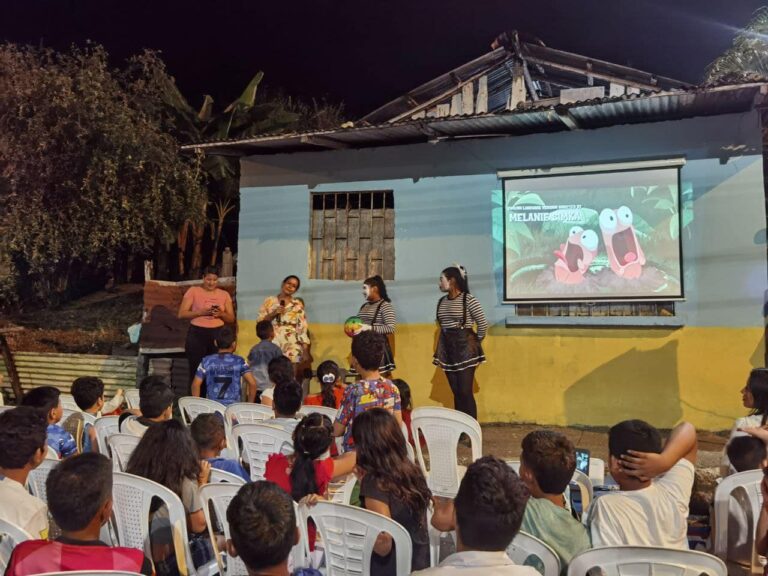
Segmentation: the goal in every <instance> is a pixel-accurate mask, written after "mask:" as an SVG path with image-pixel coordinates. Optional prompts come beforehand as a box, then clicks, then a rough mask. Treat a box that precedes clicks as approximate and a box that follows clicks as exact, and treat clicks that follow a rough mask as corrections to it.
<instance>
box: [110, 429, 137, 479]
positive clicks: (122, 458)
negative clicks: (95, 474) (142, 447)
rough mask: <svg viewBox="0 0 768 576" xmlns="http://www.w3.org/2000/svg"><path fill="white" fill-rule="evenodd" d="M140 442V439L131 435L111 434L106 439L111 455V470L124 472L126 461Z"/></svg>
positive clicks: (126, 465)
mask: <svg viewBox="0 0 768 576" xmlns="http://www.w3.org/2000/svg"><path fill="white" fill-rule="evenodd" d="M139 442H141V438H139V437H138V436H134V435H133V434H112V435H111V436H109V437H108V438H107V445H108V446H109V451H110V453H111V455H112V469H113V470H114V471H116V472H125V469H126V468H127V467H128V460H130V459H131V454H133V451H134V450H135V449H136V446H138V445H139Z"/></svg>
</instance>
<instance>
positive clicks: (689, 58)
mask: <svg viewBox="0 0 768 576" xmlns="http://www.w3.org/2000/svg"><path fill="white" fill-rule="evenodd" d="M764 3H768V0H764V1H762V2H761V1H759V0H570V1H565V0H535V1H532V2H522V1H512V0H410V1H405V0H388V1H380V0H314V1H311V0H294V1H282V2H274V1H268V0H239V1H236V0H209V1H208V2H199V1H198V0H187V1H186V2H177V1H170V0H168V1H166V0H154V1H153V2H149V1H146V0H132V1H130V2H128V1H125V0H96V1H94V0H3V1H2V2H0V40H5V41H10V42H19V43H31V44H40V43H41V42H42V43H43V44H44V45H46V46H50V47H53V48H57V49H62V48H66V47H68V46H69V45H70V44H72V43H76V44H82V43H84V42H85V41H86V40H88V39H90V40H93V41H95V42H98V43H100V44H103V45H104V46H105V47H106V48H107V50H108V51H109V53H110V54H111V55H112V57H113V60H114V63H115V64H120V62H121V60H122V59H123V58H125V57H126V56H129V55H130V54H133V53H136V52H137V51H139V50H141V49H142V48H153V49H157V50H161V51H162V53H163V58H164V60H165V61H166V63H167V65H168V68H169V70H170V72H171V73H172V74H173V75H174V76H175V77H176V79H177V82H178V84H179V86H180V87H181V89H182V91H183V92H184V93H185V94H186V95H187V97H188V98H189V100H190V102H191V103H192V105H193V106H196V107H197V106H199V104H200V102H201V97H202V94H204V93H210V94H211V95H213V97H214V99H216V101H217V102H218V103H219V104H226V103H228V102H229V101H231V100H232V99H234V98H235V97H236V96H237V95H238V94H239V92H240V90H241V89H242V88H243V87H244V86H245V84H246V83H247V82H248V80H249V79H250V78H251V77H252V76H253V74H254V73H255V72H256V71H258V70H263V71H264V72H265V74H266V77H265V83H266V85H267V86H269V87H273V88H281V89H283V90H284V91H285V92H286V93H288V94H292V95H295V96H298V97H300V98H302V99H305V100H309V99H311V98H312V97H319V98H323V97H325V98H327V99H328V100H329V101H332V102H342V101H343V102H344V103H345V105H346V110H347V116H349V117H351V118H355V117H358V116H360V115H363V114H365V113H366V112H368V111H370V110H372V109H374V108H376V107H378V106H379V105H381V104H383V103H385V102H387V101H388V100H390V99H392V98H395V97H397V96H399V95H400V94H402V93H404V92H406V91H407V90H409V89H410V88H412V87H414V86H417V85H419V84H421V83H423V82H426V81H427V80H430V79H431V78H433V77H434V76H437V75H438V74H441V73H443V72H446V71H448V70H450V69H451V68H453V67H455V66H458V65H460V64H462V63H464V62H466V61H468V60H470V59H472V58H474V57H477V56H479V55H481V54H483V53H484V52H486V51H488V49H489V45H490V43H491V41H492V40H493V38H494V37H495V36H496V35H497V34H499V33H500V32H502V31H504V30H513V29H517V30H520V31H524V32H527V33H529V34H533V35H535V36H538V37H539V38H541V39H542V40H543V41H544V42H545V43H546V44H547V45H548V46H551V47H554V48H559V49H562V50H567V51H571V52H576V53H580V54H584V55H586V56H591V57H594V58H600V59H604V60H608V61H612V62H616V63H621V64H630V65H632V66H635V67H637V68H640V69H645V70H647V71H650V72H655V73H657V74H660V75H664V76H671V77H674V78H678V79H681V80H685V81H689V82H698V81H699V80H700V79H701V76H702V73H703V71H704V68H705V66H706V65H707V64H708V63H709V62H710V61H711V60H712V59H714V58H715V57H716V56H717V55H718V54H720V53H721V52H722V51H723V50H725V49H726V48H727V47H728V46H729V45H730V43H731V40H732V38H733V35H734V33H735V32H736V29H737V28H738V27H740V26H742V25H744V24H746V22H747V21H748V20H749V18H750V16H751V14H752V13H753V11H754V10H755V9H756V8H758V7H759V6H760V5H762V4H764Z"/></svg>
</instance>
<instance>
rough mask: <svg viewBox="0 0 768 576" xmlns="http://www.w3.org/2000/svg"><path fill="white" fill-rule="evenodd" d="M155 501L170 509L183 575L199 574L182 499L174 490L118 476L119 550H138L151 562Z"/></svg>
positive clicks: (115, 486) (116, 519) (115, 484)
mask: <svg viewBox="0 0 768 576" xmlns="http://www.w3.org/2000/svg"><path fill="white" fill-rule="evenodd" d="M153 498H159V499H160V500H162V501H163V503H164V504H165V506H166V508H167V509H168V519H169V523H170V527H171V530H172V531H173V540H172V541H173V547H174V551H175V555H176V562H177V563H178V566H179V573H180V574H181V575H182V576H186V575H187V574H196V571H195V565H194V563H193V562H192V554H191V553H190V550H189V545H188V544H187V543H188V542H189V537H188V535H187V513H186V511H185V510H184V505H183V504H182V503H181V500H180V499H179V497H178V496H177V495H176V494H174V493H173V492H172V491H171V490H169V489H168V488H166V487H165V486H162V485H160V484H158V483H157V482H153V481H152V480H147V479H146V478H142V477H140V476H134V475H133V474H126V473H125V472H115V473H114V474H113V476H112V499H113V507H112V518H113V523H114V527H115V533H116V539H117V542H116V543H115V544H116V545H118V546H127V547H128V548H138V549H139V550H144V554H145V555H146V556H147V557H148V558H151V550H150V545H149V533H150V531H149V528H150V524H149V515H150V506H151V504H152V499H153Z"/></svg>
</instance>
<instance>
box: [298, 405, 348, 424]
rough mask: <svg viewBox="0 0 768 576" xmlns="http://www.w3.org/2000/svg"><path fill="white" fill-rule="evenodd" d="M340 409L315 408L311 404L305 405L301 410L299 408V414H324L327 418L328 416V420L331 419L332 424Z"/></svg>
mask: <svg viewBox="0 0 768 576" xmlns="http://www.w3.org/2000/svg"><path fill="white" fill-rule="evenodd" d="M338 411H339V409H338V408H329V407H328V406H313V405H311V404H303V405H302V406H301V408H299V412H301V413H302V414H304V415H307V414H315V413H317V414H323V415H325V416H328V418H330V419H331V422H333V421H334V420H336V414H337V413H338Z"/></svg>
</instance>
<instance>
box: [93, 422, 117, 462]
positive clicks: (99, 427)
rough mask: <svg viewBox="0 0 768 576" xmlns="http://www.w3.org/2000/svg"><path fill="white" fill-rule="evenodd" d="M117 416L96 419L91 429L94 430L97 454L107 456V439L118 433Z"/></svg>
mask: <svg viewBox="0 0 768 576" xmlns="http://www.w3.org/2000/svg"><path fill="white" fill-rule="evenodd" d="M119 420H120V417H119V416H102V417H101V418H96V421H95V422H94V423H93V427H94V428H96V441H97V442H98V444H99V452H100V453H101V454H104V455H106V456H109V450H108V447H107V438H108V437H109V436H111V435H112V434H117V433H119V432H120V426H119Z"/></svg>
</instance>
